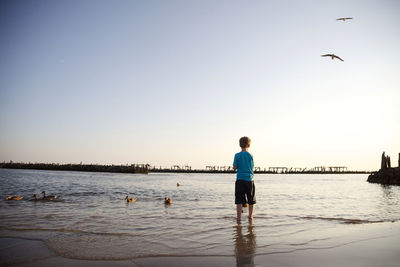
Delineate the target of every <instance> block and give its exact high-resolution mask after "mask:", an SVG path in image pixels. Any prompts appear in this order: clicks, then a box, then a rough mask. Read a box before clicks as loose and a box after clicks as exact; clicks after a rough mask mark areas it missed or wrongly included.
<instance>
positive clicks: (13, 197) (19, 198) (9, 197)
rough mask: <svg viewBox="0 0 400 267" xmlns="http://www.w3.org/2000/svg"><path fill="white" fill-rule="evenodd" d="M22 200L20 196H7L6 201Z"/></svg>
mask: <svg viewBox="0 0 400 267" xmlns="http://www.w3.org/2000/svg"><path fill="white" fill-rule="evenodd" d="M23 198H24V197H21V196H7V197H6V200H21V199H23Z"/></svg>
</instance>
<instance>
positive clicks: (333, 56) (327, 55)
mask: <svg viewBox="0 0 400 267" xmlns="http://www.w3.org/2000/svg"><path fill="white" fill-rule="evenodd" d="M321 57H331V58H332V60H334V59H335V58H337V59H339V60H341V61H344V60H343V59H341V58H340V57H338V56H337V55H334V54H325V55H321Z"/></svg>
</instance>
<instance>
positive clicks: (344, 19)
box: [336, 17, 353, 21]
mask: <svg viewBox="0 0 400 267" xmlns="http://www.w3.org/2000/svg"><path fill="white" fill-rule="evenodd" d="M349 19H353V18H349V17H348V18H338V19H336V20H343V21H346V20H349Z"/></svg>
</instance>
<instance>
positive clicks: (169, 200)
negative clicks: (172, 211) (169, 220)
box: [164, 197, 172, 205]
mask: <svg viewBox="0 0 400 267" xmlns="http://www.w3.org/2000/svg"><path fill="white" fill-rule="evenodd" d="M164 203H165V204H166V205H171V204H172V199H170V198H169V197H166V198H164Z"/></svg>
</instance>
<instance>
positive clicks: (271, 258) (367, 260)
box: [0, 222, 400, 267]
mask: <svg viewBox="0 0 400 267" xmlns="http://www.w3.org/2000/svg"><path fill="white" fill-rule="evenodd" d="M343 230H345V231H348V232H349V235H346V237H343V238H342V239H341V242H340V243H339V244H331V245H327V246H322V247H311V248H310V247H303V248H299V249H293V250H292V251H281V252H271V253H266V254H263V253H262V252H259V253H260V254H257V253H255V254H254V255H246V256H235V255H232V256H184V255H182V256H162V255H160V256H154V257H144V258H133V259H129V260H127V259H125V260H122V259H121V260H96V259H93V260H82V259H73V258H65V257H62V256H60V255H57V254H56V253H55V252H53V251H52V250H51V249H50V248H49V247H47V245H46V244H45V241H42V240H36V239H24V238H20V237H0V265H2V266H3V265H5V266H7V265H18V266H41V267H44V266H54V265H58V266H99V267H102V266H110V265H112V266H232V265H235V264H237V265H239V266H244V265H246V266H256V265H257V266H296V267H302V266H304V267H306V266H328V267H329V266H353V267H354V266H355V267H356V266H364V267H368V266H371V267H372V266H382V264H383V265H384V266H386V267H390V266H393V267H394V266H398V263H399V262H400V241H399V240H400V223H399V222H386V223H374V224H369V225H359V226H358V227H356V228H343ZM134 245H137V244H133V246H134Z"/></svg>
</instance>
